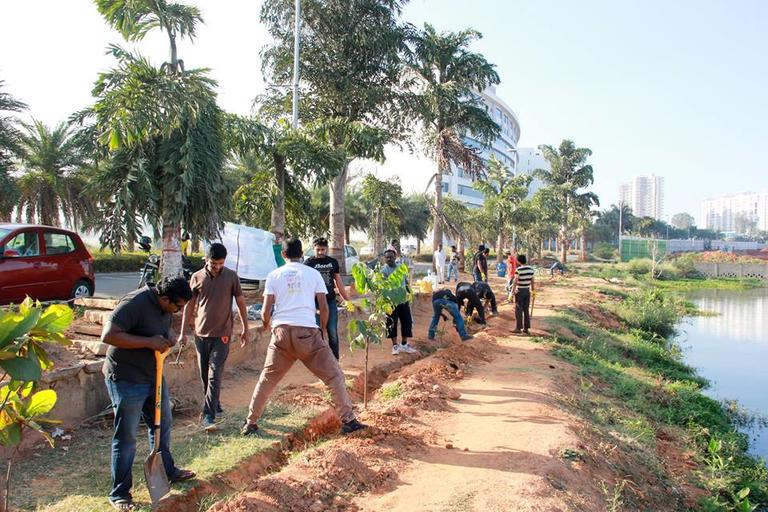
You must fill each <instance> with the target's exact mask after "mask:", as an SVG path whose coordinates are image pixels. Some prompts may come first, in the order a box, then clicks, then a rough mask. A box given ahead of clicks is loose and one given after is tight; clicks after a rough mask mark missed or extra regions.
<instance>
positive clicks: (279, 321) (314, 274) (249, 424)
mask: <svg viewBox="0 0 768 512" xmlns="http://www.w3.org/2000/svg"><path fill="white" fill-rule="evenodd" d="M301 255H302V248H301V240H298V239H296V238H292V239H290V240H286V241H285V242H283V258H285V259H286V260H287V261H288V263H286V264H285V265H283V266H282V267H279V268H277V269H275V270H273V271H272V272H270V273H269V275H268V276H267V282H266V286H265V288H264V305H263V306H262V309H261V318H262V320H263V321H264V330H267V329H271V330H272V339H271V340H270V342H269V347H268V348H267V358H266V359H265V360H264V369H262V370H261V376H260V377H259V382H258V383H257V384H256V389H254V390H253V396H252V397H251V404H250V406H249V407H248V418H246V420H245V422H244V423H243V428H242V430H241V433H242V434H243V435H244V436H250V435H254V434H258V432H259V427H258V425H257V421H258V419H259V418H260V417H261V414H262V413H263V412H264V407H265V406H266V405H267V399H268V398H269V395H271V394H272V391H274V390H275V387H276V386H277V384H278V383H279V382H280V379H282V378H283V376H284V375H285V374H286V373H287V372H288V370H290V369H291V366H293V363H294V362H295V361H296V360H297V359H298V360H299V361H301V362H302V363H304V366H306V367H307V369H308V370H309V371H311V372H312V373H314V374H315V375H316V376H317V377H318V378H319V379H320V380H322V381H323V383H325V385H326V386H328V388H329V389H330V391H331V394H332V395H333V401H334V403H335V404H336V412H337V413H338V415H339V419H341V433H342V434H350V433H352V432H354V431H356V430H360V429H362V428H365V427H366V425H363V424H362V423H360V422H359V421H357V419H356V418H355V413H354V411H353V410H352V400H351V399H350V398H349V393H347V387H346V383H345V382H344V373H343V372H342V371H341V367H340V366H339V362H338V361H337V360H336V358H335V357H334V355H333V352H331V348H330V346H329V345H328V343H326V342H325V340H323V333H324V332H325V329H326V325H327V324H328V302H327V301H326V300H325V294H326V293H327V288H326V286H325V281H323V277H322V276H321V275H320V272H318V271H317V270H315V269H314V268H312V267H308V266H307V265H304V264H303V263H301ZM315 304H317V306H318V307H319V309H320V327H319V328H318V325H317V320H316V319H315V311H316V310H315ZM273 306H274V311H273Z"/></svg>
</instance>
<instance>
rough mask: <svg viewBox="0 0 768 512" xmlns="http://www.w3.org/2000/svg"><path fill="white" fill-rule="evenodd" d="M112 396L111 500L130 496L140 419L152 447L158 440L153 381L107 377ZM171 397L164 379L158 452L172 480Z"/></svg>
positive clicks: (174, 472) (173, 466)
mask: <svg viewBox="0 0 768 512" xmlns="http://www.w3.org/2000/svg"><path fill="white" fill-rule="evenodd" d="M105 381H106V384H107V391H108V392H109V398H110V399H111V400H112V410H113V411H114V413H115V426H114V428H115V432H114V434H113V435H112V492H110V493H109V499H110V501H115V500H118V499H121V498H124V499H131V487H132V486H133V475H132V473H131V466H132V465H133V460H134V458H135V457H136V431H137V430H138V429H139V420H141V419H142V418H143V419H144V423H145V424H146V425H147V429H148V430H149V449H150V451H151V450H152V447H153V446H154V443H155V431H154V428H153V425H154V422H155V417H154V412H155V390H154V386H153V385H152V384H136V383H133V382H126V381H116V380H112V379H105ZM171 423H173V418H172V417H171V401H170V399H169V398H168V386H167V385H166V383H165V379H163V398H162V419H161V422H160V446H159V450H158V451H159V452H160V454H161V456H162V458H163V465H164V466H165V474H166V475H168V479H169V480H173V478H174V476H175V475H176V473H177V472H178V469H177V468H176V464H175V462H174V461H173V456H172V455H171Z"/></svg>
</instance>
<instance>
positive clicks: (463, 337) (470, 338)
mask: <svg viewBox="0 0 768 512" xmlns="http://www.w3.org/2000/svg"><path fill="white" fill-rule="evenodd" d="M473 339H475V337H474V336H472V335H471V334H467V335H466V336H462V337H461V341H469V340H473Z"/></svg>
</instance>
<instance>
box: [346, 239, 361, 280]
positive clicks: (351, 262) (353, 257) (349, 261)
mask: <svg viewBox="0 0 768 512" xmlns="http://www.w3.org/2000/svg"><path fill="white" fill-rule="evenodd" d="M344 263H345V265H346V267H347V274H351V273H352V267H353V266H355V264H356V263H360V258H359V257H358V256H357V251H356V250H355V248H354V247H352V246H351V245H345V246H344Z"/></svg>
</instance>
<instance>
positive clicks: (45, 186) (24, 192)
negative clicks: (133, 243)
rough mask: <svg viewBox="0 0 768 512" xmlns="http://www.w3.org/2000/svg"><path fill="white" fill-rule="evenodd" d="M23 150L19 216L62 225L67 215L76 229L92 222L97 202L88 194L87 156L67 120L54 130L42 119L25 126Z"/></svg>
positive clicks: (31, 220) (42, 222)
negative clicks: (90, 220) (24, 215)
mask: <svg viewBox="0 0 768 512" xmlns="http://www.w3.org/2000/svg"><path fill="white" fill-rule="evenodd" d="M24 128H25V132H24V133H23V134H22V135H21V140H20V149H21V153H22V155H23V157H22V160H21V162H22V163H21V170H22V174H21V176H20V177H19V179H18V186H19V190H20V197H19V201H18V210H17V218H18V220H21V215H22V213H25V214H26V217H27V222H38V223H40V224H46V225H49V226H58V225H60V218H61V217H63V218H64V219H66V220H67V223H68V224H69V225H70V226H71V227H72V228H74V229H75V230H77V229H80V227H81V226H82V225H83V224H84V223H86V222H88V220H89V218H90V217H91V216H92V215H93V213H94V203H93V201H91V200H90V199H89V196H88V194H87V193H86V185H87V182H88V179H87V176H86V173H87V171H86V158H85V155H84V154H83V152H82V151H81V150H80V147H79V145H78V142H77V140H76V138H75V137H74V135H73V131H72V128H71V126H70V125H69V124H67V123H59V124H58V125H56V127H54V128H53V129H50V128H48V127H47V126H46V125H45V124H43V123H42V122H40V121H33V123H32V124H25V125H24Z"/></svg>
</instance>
